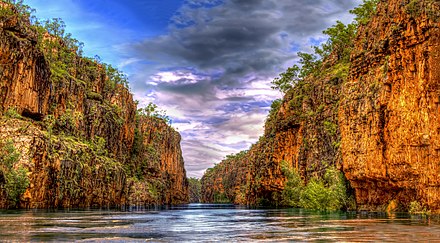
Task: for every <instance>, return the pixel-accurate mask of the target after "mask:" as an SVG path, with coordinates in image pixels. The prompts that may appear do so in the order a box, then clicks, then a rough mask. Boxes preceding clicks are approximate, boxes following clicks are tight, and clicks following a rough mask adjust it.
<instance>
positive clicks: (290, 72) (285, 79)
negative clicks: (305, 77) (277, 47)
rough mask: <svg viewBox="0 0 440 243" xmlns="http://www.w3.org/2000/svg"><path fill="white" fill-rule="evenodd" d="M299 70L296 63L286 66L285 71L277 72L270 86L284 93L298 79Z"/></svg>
mask: <svg viewBox="0 0 440 243" xmlns="http://www.w3.org/2000/svg"><path fill="white" fill-rule="evenodd" d="M299 70H300V68H299V67H298V66H297V65H293V66H292V67H289V68H287V70H286V71H285V72H283V73H281V74H279V77H276V78H275V79H274V80H273V81H272V86H271V88H272V89H276V90H279V91H280V92H282V93H286V92H287V91H288V90H289V89H291V88H292V87H293V85H295V83H296V82H297V81H298V79H299V78H298V73H299Z"/></svg>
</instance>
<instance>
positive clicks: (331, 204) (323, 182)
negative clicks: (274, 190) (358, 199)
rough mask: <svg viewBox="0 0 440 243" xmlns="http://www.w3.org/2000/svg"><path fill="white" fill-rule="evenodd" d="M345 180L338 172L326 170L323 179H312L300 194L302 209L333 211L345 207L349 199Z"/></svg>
mask: <svg viewBox="0 0 440 243" xmlns="http://www.w3.org/2000/svg"><path fill="white" fill-rule="evenodd" d="M345 184H346V183H345V179H344V177H343V175H342V173H341V172H340V171H337V170H336V169H334V168H329V169H327V171H326V173H325V175H324V177H323V178H312V180H310V181H309V183H307V185H306V187H305V188H304V190H303V191H302V192H301V198H300V205H301V207H303V208H307V209H315V210H321V211H334V210H340V209H343V208H344V207H347V205H348V204H349V198H348V196H347V189H346V186H345Z"/></svg>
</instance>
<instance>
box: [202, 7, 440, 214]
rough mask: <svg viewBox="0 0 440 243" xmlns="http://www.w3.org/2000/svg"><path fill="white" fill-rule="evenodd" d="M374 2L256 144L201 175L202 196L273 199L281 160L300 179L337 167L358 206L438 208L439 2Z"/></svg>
mask: <svg viewBox="0 0 440 243" xmlns="http://www.w3.org/2000/svg"><path fill="white" fill-rule="evenodd" d="M372 2H373V1H372ZM377 2H379V4H378V6H377V8H376V7H375V8H374V9H375V11H374V12H371V14H373V15H372V16H371V17H368V18H366V16H364V14H365V13H364V12H362V11H360V13H361V15H358V16H357V21H358V22H357V23H356V25H355V26H356V28H357V30H356V31H355V32H353V33H355V34H356V35H353V37H352V38H349V42H348V45H347V46H346V47H345V48H341V46H339V47H338V46H334V45H333V44H338V43H340V42H337V41H339V40H337V39H336V40H335V39H334V40H332V41H334V42H333V43H332V45H333V46H332V48H331V50H332V52H331V53H330V55H329V56H326V57H325V58H324V60H323V63H322V64H319V65H318V68H315V67H314V68H315V70H318V72H311V73H308V75H307V76H306V77H304V78H302V79H301V80H299V81H298V82H297V83H296V84H295V85H294V86H293V88H292V89H290V90H289V91H288V92H287V93H286V95H285V96H284V98H283V100H282V101H281V102H279V103H278V102H275V103H274V104H273V107H272V111H271V113H270V114H269V116H268V118H267V121H266V125H265V133H264V135H263V136H262V137H261V138H260V141H259V142H258V143H257V144H255V145H253V146H252V147H251V148H250V149H249V151H246V152H244V153H243V154H240V155H239V156H230V157H229V158H227V159H225V160H224V161H223V162H222V163H220V164H218V165H216V166H215V167H214V168H213V169H210V170H208V171H207V172H206V173H205V176H204V177H203V179H202V183H203V184H202V190H203V195H204V201H205V202H212V201H215V196H217V197H218V195H222V196H225V197H227V198H228V199H229V200H230V201H231V202H234V203H238V204H252V205H255V204H270V205H282V204H283V202H282V198H280V195H281V194H282V193H283V191H284V189H285V188H286V183H287V176H286V174H285V173H283V170H282V163H284V162H283V161H285V162H287V164H288V165H290V166H292V167H293V168H295V169H296V170H297V171H298V172H299V174H300V176H301V178H302V181H303V183H304V184H307V182H308V181H310V180H311V178H320V177H321V178H322V177H323V175H324V171H325V169H326V168H329V167H332V166H333V167H336V168H338V169H340V170H342V171H343V172H344V174H345V176H346V178H347V179H348V180H349V182H350V185H347V192H348V193H353V194H354V195H355V198H356V203H357V206H358V207H357V208H358V209H360V210H363V209H367V210H385V209H386V208H387V206H389V205H391V206H390V207H388V209H399V210H406V209H408V207H409V204H410V202H419V203H421V204H422V205H423V206H426V207H427V208H429V209H431V210H439V205H440V202H439V200H440V197H439V196H438V194H439V190H438V188H439V182H438V178H439V172H440V170H439V168H438V162H439V161H440V158H439V156H440V154H439V151H440V149H439V141H440V137H439V131H440V128H439V126H440V125H439V124H440V123H439V115H438V113H439V99H440V98H439V94H440V90H439V84H440V80H439V78H440V76H439V72H440V66H439V65H440V59H439V57H440V54H439V51H440V39H439V36H440V28H439V27H440V14H439V13H440V9H439V6H440V4H439V2H438V1H431V0H425V1H416V0H411V1H405V0H403V1H400V0H399V1H397V0H390V1H377ZM346 30H347V31H346ZM348 30H349V28H346V29H345V30H344V31H346V33H349V32H348ZM336 34H337V35H340V33H336ZM333 37H337V36H333ZM343 50H347V53H345V54H344V53H343ZM344 56H345V57H344ZM351 187H353V188H354V190H353V191H352V188H351ZM396 205H397V208H396Z"/></svg>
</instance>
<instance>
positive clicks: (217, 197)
mask: <svg viewBox="0 0 440 243" xmlns="http://www.w3.org/2000/svg"><path fill="white" fill-rule="evenodd" d="M213 203H231V201H230V200H229V198H228V197H227V196H226V193H221V192H214V202H213Z"/></svg>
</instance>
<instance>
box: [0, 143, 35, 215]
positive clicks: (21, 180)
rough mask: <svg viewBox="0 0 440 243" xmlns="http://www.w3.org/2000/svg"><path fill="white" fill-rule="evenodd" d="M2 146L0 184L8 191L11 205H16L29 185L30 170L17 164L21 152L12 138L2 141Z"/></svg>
mask: <svg viewBox="0 0 440 243" xmlns="http://www.w3.org/2000/svg"><path fill="white" fill-rule="evenodd" d="M0 146H1V147H0V186H1V188H2V189H3V190H4V191H5V192H6V195H7V198H8V200H9V201H10V202H11V205H12V206H13V207H16V206H18V205H17V204H18V203H19V202H20V197H21V195H23V193H24V192H25V191H26V188H27V187H28V186H29V178H28V177H27V173H28V170H27V169H26V168H23V166H21V165H16V163H17V162H18V159H19V157H20V153H18V152H17V150H16V149H15V147H14V144H13V142H12V140H9V141H7V142H6V143H0Z"/></svg>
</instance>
